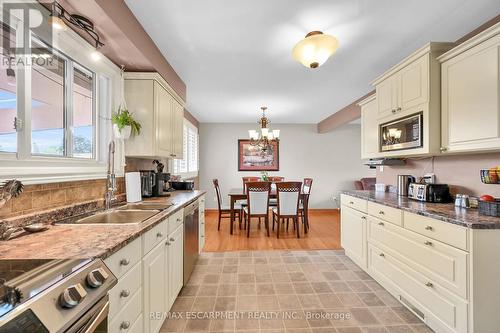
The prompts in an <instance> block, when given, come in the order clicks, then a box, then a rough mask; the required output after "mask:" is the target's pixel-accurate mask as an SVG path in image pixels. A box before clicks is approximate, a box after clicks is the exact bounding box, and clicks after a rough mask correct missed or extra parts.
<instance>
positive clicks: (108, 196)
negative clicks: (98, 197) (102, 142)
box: [104, 140, 117, 210]
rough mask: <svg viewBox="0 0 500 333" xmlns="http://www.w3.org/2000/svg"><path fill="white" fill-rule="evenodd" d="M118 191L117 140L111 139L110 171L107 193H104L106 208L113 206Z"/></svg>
mask: <svg viewBox="0 0 500 333" xmlns="http://www.w3.org/2000/svg"><path fill="white" fill-rule="evenodd" d="M115 192H116V176H115V141H113V140H111V142H110V143H109V147H108V173H107V182H106V193H105V194H104V204H105V207H106V210H108V209H110V208H111V205H112V204H113V203H114V202H115V201H116V200H117V199H116V196H115Z"/></svg>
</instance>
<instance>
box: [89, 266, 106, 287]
mask: <svg viewBox="0 0 500 333" xmlns="http://www.w3.org/2000/svg"><path fill="white" fill-rule="evenodd" d="M108 277H109V275H108V273H106V271H105V270H104V269H102V268H98V269H94V270H93V271H92V272H90V273H89V275H87V283H88V285H89V286H90V287H91V288H99V287H100V286H102V284H103V283H104V281H106V279H107V278H108Z"/></svg>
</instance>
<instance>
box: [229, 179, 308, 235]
mask: <svg viewBox="0 0 500 333" xmlns="http://www.w3.org/2000/svg"><path fill="white" fill-rule="evenodd" d="M228 196H229V210H230V214H231V215H230V218H229V220H230V229H229V233H230V234H231V235H232V234H233V228H234V219H235V215H236V214H235V209H234V206H235V203H236V202H237V201H240V200H246V199H247V194H246V193H245V191H244V190H243V188H242V187H241V188H232V189H230V190H229V193H228ZM306 196H307V193H305V192H303V191H302V190H301V192H300V194H299V198H300V200H301V201H302V202H304V199H306ZM277 197H278V193H277V191H276V189H274V188H272V189H271V191H270V192H269V198H271V199H276V198H277ZM304 210H305V211H304V217H305V224H306V229H305V230H306V232H307V229H309V221H308V213H309V212H308V208H307V205H304Z"/></svg>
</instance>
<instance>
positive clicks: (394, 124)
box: [379, 112, 424, 151]
mask: <svg viewBox="0 0 500 333" xmlns="http://www.w3.org/2000/svg"><path fill="white" fill-rule="evenodd" d="M422 118H423V113H422V112H419V113H416V114H413V115H411V116H407V117H404V118H400V119H396V120H392V121H390V122H387V123H383V124H380V125H379V141H380V151H394V150H403V149H415V148H421V147H423V142H424V141H423V128H422Z"/></svg>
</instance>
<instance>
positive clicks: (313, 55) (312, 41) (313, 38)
mask: <svg viewBox="0 0 500 333" xmlns="http://www.w3.org/2000/svg"><path fill="white" fill-rule="evenodd" d="M338 47H339V42H338V41H337V38H335V37H333V36H330V35H325V34H323V32H321V31H311V32H310V33H308V34H307V35H306V37H305V38H304V39H302V40H301V41H300V42H298V43H297V44H296V45H295V46H294V48H293V50H292V55H293V58H294V59H295V60H297V61H298V62H300V63H301V64H302V65H304V66H306V67H308V68H318V67H319V66H321V65H323V64H324V63H325V62H326V61H327V60H328V58H330V57H331V56H332V54H334V53H335V51H337V48H338Z"/></svg>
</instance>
